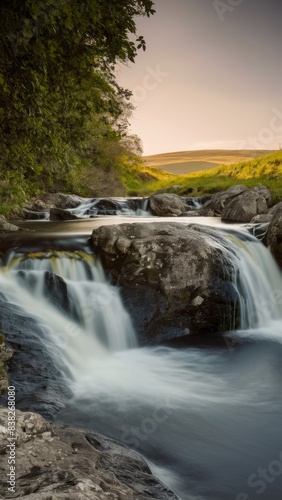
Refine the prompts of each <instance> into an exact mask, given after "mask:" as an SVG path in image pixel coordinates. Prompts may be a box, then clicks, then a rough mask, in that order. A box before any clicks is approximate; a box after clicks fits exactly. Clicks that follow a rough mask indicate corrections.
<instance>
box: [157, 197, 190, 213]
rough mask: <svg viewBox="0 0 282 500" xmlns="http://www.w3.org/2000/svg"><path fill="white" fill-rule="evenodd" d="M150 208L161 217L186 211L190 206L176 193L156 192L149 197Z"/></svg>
mask: <svg viewBox="0 0 282 500" xmlns="http://www.w3.org/2000/svg"><path fill="white" fill-rule="evenodd" d="M149 205H150V210H151V212H152V214H153V215H157V216H159V217H171V216H178V215H181V214H182V213H183V212H186V211H187V209H188V206H187V205H186V203H185V201H184V199H183V198H181V197H180V196H177V195H176V194H170V193H167V194H154V195H153V196H151V197H150V198H149Z"/></svg>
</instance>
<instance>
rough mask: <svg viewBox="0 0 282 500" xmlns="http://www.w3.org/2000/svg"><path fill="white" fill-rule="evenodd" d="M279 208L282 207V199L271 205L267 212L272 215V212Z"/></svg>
mask: <svg viewBox="0 0 282 500" xmlns="http://www.w3.org/2000/svg"><path fill="white" fill-rule="evenodd" d="M280 209H282V201H280V202H279V203H277V204H276V205H273V207H271V208H270V209H269V211H268V213H269V214H270V215H274V214H275V212H276V211H277V210H280Z"/></svg>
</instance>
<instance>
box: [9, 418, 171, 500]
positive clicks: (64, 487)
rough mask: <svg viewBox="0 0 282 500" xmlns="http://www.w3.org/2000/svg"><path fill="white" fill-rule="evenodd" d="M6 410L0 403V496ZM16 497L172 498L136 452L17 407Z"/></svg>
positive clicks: (47, 499)
mask: <svg viewBox="0 0 282 500" xmlns="http://www.w3.org/2000/svg"><path fill="white" fill-rule="evenodd" d="M7 421H8V411H7V409H6V408H0V433H1V438H2V439H1V445H0V453H1V454H2V458H1V465H0V485H1V492H2V497H1V498H15V495H14V494H13V493H11V492H9V491H8V488H7V473H8V466H7V464H8V456H7V455H8V451H7V450H8V449H7V445H8V437H9V436H8V433H7ZM15 444H16V450H17V462H16V470H17V481H16V497H17V498H18V497H20V498H24V499H26V500H51V499H52V500H53V499H54V500H55V499H60V500H86V499H89V500H147V499H148V498H153V499H155V500H176V497H175V496H174V495H173V493H171V492H170V491H169V490H167V489H166V488H165V487H164V486H163V485H162V484H161V483H160V482H159V481H157V479H155V478H154V476H153V475H152V474H151V472H150V470H149V468H148V466H147V465H146V463H145V462H144V461H143V460H142V458H141V457H140V456H139V455H138V454H137V453H135V452H133V451H130V450H128V449H126V448H124V447H123V446H122V445H120V444H118V443H117V442H115V441H112V440H110V439H107V438H105V437H102V436H100V435H98V434H94V433H92V432H89V431H86V430H81V429H76V428H73V427H69V426H60V425H55V424H52V423H49V422H47V421H46V420H44V418H43V417H41V416H40V415H37V414H35V413H23V412H21V411H16V443H15Z"/></svg>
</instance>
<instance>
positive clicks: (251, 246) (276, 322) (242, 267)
mask: <svg viewBox="0 0 282 500" xmlns="http://www.w3.org/2000/svg"><path fill="white" fill-rule="evenodd" d="M226 235H227V238H228V240H229V242H230V244H231V249H233V252H234V254H235V260H234V263H235V269H234V270H235V272H234V286H235V288H236V290H237V291H238V293H239V296H240V315H241V330H245V331H247V332H248V331H250V330H252V331H253V332H254V331H257V332H258V333H259V332H262V331H264V332H265V328H266V327H268V333H267V332H266V335H269V338H270V337H271V332H275V331H276V330H277V328H278V329H280V331H281V327H282V273H281V271H280V269H279V267H278V265H277V264H276V262H275V260H274V258H273V256H272V255H271V252H270V250H269V249H268V248H266V247H265V246H264V245H263V244H262V243H260V242H259V241H258V240H257V239H256V238H255V237H253V236H251V235H248V234H247V233H244V232H238V231H237V232H236V231H232V232H231V233H229V234H228V233H227V234H226ZM274 336H276V334H275V333H274ZM280 341H281V342H282V334H281V335H280Z"/></svg>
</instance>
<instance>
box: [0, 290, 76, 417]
mask: <svg viewBox="0 0 282 500" xmlns="http://www.w3.org/2000/svg"><path fill="white" fill-rule="evenodd" d="M34 314H35V315H36V311H34ZM0 331H1V332H3V334H4V335H5V339H6V342H7V343H8V345H9V346H10V347H11V348H12V350H13V356H12V358H11V359H10V360H9V380H10V385H14V386H15V387H17V408H18V409H20V410H29V411H36V412H40V413H41V414H42V415H44V416H46V417H47V418H51V417H52V415H54V414H55V413H56V412H57V411H58V409H60V408H61V407H62V406H63V404H64V401H65V400H68V399H69V397H70V390H69V388H68V387H67V385H66V381H65V378H64V376H63V374H62V373H63V371H62V370H63V368H64V367H63V365H62V363H61V361H60V359H57V360H56V361H54V359H53V358H52V356H51V354H50V351H49V350H48V348H47V347H46V345H48V342H49V332H48V330H46V329H45V328H44V326H39V325H38V322H37V321H35V320H34V319H33V318H32V317H29V314H28V312H27V311H25V312H24V313H23V311H22V310H21V309H20V308H19V307H17V306H15V305H14V304H9V303H8V302H6V301H5V300H3V298H2V297H1V295H0ZM63 333H64V332H58V335H60V339H62V345H63V346H64V345H65V344H64V343H63V342H64V336H63ZM23 339H24V341H23ZM0 404H2V405H5V406H6V405H7V400H6V398H5V397H4V395H3V396H2V397H0Z"/></svg>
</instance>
